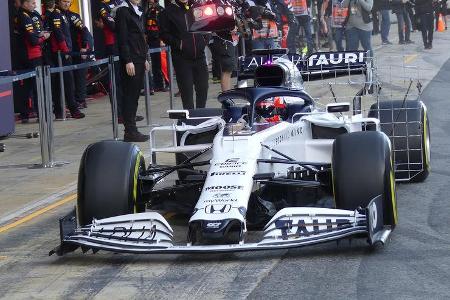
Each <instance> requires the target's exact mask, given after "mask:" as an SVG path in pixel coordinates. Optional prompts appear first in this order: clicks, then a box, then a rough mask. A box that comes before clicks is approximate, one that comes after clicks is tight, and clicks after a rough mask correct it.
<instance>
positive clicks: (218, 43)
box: [213, 31, 238, 92]
mask: <svg viewBox="0 0 450 300" xmlns="http://www.w3.org/2000/svg"><path fill="white" fill-rule="evenodd" d="M223 35H225V34H223ZM237 42H238V36H237V33H236V32H235V31H234V32H231V33H229V34H226V36H225V38H224V36H222V35H221V36H219V35H216V34H214V36H213V49H214V53H216V60H217V64H218V67H219V71H220V87H221V89H222V92H225V91H227V90H230V89H231V74H232V73H233V71H234V69H235V65H236V61H237V60H236V51H237V49H236V45H237Z"/></svg>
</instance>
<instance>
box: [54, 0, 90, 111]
mask: <svg viewBox="0 0 450 300" xmlns="http://www.w3.org/2000/svg"><path fill="white" fill-rule="evenodd" d="M57 4H58V6H59V8H56V7H55V1H54V0H46V1H45V7H46V8H47V10H46V12H45V17H46V21H47V24H48V26H49V30H50V31H51V32H52V34H51V36H50V44H51V51H52V66H58V53H60V55H61V60H62V64H63V66H69V65H71V64H72V58H71V56H70V54H71V52H72V36H71V33H70V21H69V19H68V17H67V16H66V14H65V13H64V11H68V10H69V7H70V5H71V4H72V1H71V0H58V3H57ZM63 76H64V94H65V99H66V105H67V107H68V108H69V111H70V114H71V116H72V118H74V119H82V118H84V117H85V115H84V114H83V113H82V112H80V110H79V109H78V105H77V103H76V102H75V96H74V90H75V85H74V79H73V73H72V71H66V72H64V73H63ZM52 95H53V103H54V111H55V115H56V118H57V119H62V118H63V116H64V114H65V108H62V107H61V89H60V86H59V80H58V78H57V76H53V77H52Z"/></svg>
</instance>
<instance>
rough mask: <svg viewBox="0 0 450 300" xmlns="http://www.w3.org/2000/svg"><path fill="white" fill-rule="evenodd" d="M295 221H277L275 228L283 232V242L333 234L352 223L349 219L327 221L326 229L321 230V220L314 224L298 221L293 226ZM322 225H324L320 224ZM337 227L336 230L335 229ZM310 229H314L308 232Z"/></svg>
mask: <svg viewBox="0 0 450 300" xmlns="http://www.w3.org/2000/svg"><path fill="white" fill-rule="evenodd" d="M293 222H294V221H293V220H277V221H275V228H276V229H279V230H281V238H282V239H283V240H288V239H292V238H294V239H295V238H299V237H308V236H311V235H317V234H321V233H326V232H331V231H333V230H336V229H339V228H340V227H343V226H345V225H349V224H350V222H349V221H348V220H347V219H335V220H334V223H335V224H333V221H332V220H331V219H326V221H325V224H326V226H327V227H326V229H322V230H319V219H313V220H312V223H308V224H306V223H305V220H301V219H300V220H298V222H297V224H296V225H294V224H293ZM320 225H322V224H320ZM333 225H335V228H333ZM293 227H297V230H296V231H295V232H293V231H292V228H293ZM308 227H312V230H308Z"/></svg>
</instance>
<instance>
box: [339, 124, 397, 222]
mask: <svg viewBox="0 0 450 300" xmlns="http://www.w3.org/2000/svg"><path fill="white" fill-rule="evenodd" d="M332 172H333V193H334V199H335V203H336V208H338V209H346V210H355V209H356V208H358V207H361V208H365V207H367V205H368V204H369V202H370V201H371V200H372V199H373V198H375V197H376V196H379V195H382V196H383V216H384V223H385V225H392V226H394V225H396V224H397V205H396V197H395V178H394V172H393V168H392V160H391V149H390V145H389V139H388V138H387V136H386V135H385V134H383V133H381V132H377V131H363V132H353V133H349V134H342V135H339V136H338V137H337V138H336V140H335V141H334V144H333V157H332Z"/></svg>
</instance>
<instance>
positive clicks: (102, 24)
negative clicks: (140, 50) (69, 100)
mask: <svg viewBox="0 0 450 300" xmlns="http://www.w3.org/2000/svg"><path fill="white" fill-rule="evenodd" d="M116 7H117V5H116V3H115V2H114V1H111V0H100V3H99V10H98V14H97V19H96V20H94V23H95V26H97V27H98V28H99V29H101V30H102V32H103V43H104V57H109V56H111V55H114V56H117V55H119V51H118V49H117V38H116V32H115V30H116V22H115V20H114V17H113V11H114V12H115V8H116ZM115 66H116V67H115V75H116V78H117V79H119V78H120V65H119V62H116V63H115ZM106 86H108V87H111V84H110V83H109V76H107V78H106ZM110 95H111V93H110ZM110 101H112V99H111V98H110ZM116 102H117V114H118V121H119V124H123V117H122V103H123V91H122V85H121V82H120V80H116ZM143 119H144V118H143V117H142V116H136V121H142V120H143Z"/></svg>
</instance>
